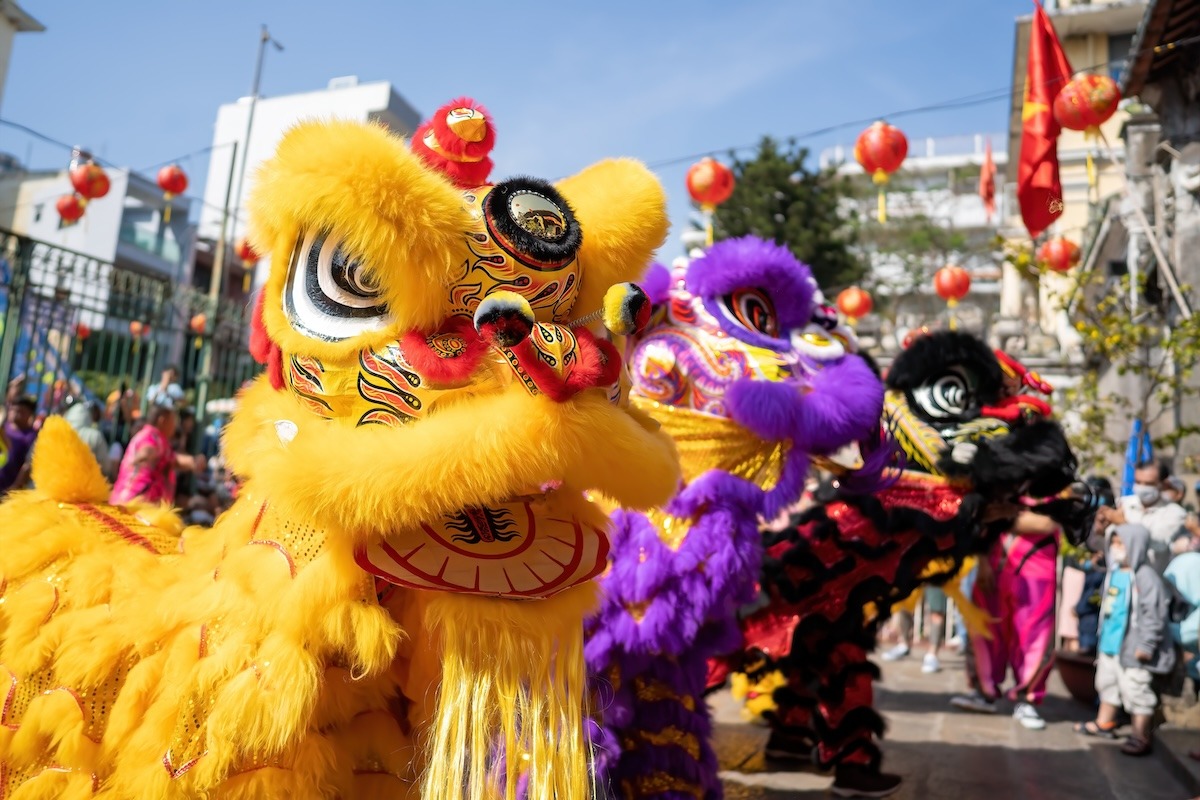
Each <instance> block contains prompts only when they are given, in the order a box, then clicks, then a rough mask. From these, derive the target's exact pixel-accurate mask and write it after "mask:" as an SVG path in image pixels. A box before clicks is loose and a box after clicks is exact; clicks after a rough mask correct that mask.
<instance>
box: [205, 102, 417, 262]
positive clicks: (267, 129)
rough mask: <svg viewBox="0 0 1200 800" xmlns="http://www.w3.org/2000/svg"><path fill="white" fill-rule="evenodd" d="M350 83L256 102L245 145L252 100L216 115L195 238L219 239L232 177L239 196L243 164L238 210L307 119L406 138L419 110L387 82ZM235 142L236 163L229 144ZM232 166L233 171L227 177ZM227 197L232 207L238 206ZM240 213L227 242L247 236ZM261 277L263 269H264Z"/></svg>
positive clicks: (415, 124) (412, 127) (222, 110)
mask: <svg viewBox="0 0 1200 800" xmlns="http://www.w3.org/2000/svg"><path fill="white" fill-rule="evenodd" d="M352 80H353V79H339V80H336V81H333V82H331V88H328V89H322V90H320V91H315V92H304V93H301V94H291V95H284V96H281V97H266V98H260V99H259V101H258V103H257V105H256V107H255V110H254V127H253V130H252V132H251V135H250V143H249V147H246V145H245V142H244V139H245V137H246V122H247V117H248V115H249V112H250V98H248V97H244V98H242V99H241V100H238V101H237V102H236V103H229V104H227V105H223V106H221V107H220V109H218V111H217V120H216V124H215V126H214V128H213V140H212V141H213V151H212V154H211V156H210V158H209V164H208V178H207V181H206V182H205V186H204V206H203V207H202V209H201V212H200V222H199V236H200V237H202V238H205V239H213V240H215V239H217V237H218V235H219V232H220V225H221V216H222V211H221V210H222V208H223V207H224V204H225V195H226V190H227V187H229V186H230V175H231V174H232V176H233V183H232V187H233V193H235V194H236V192H237V182H238V176H239V174H240V172H241V170H242V164H243V161H245V162H246V167H247V169H246V177H245V184H244V187H243V191H242V197H241V203H240V205H241V207H242V208H243V209H244V208H245V205H246V199H247V198H248V197H249V196H250V194H251V192H252V191H253V189H254V172H255V170H256V169H257V167H258V166H259V165H260V164H261V163H262V162H263V161H265V160H266V159H268V158H269V157H270V156H271V155H272V154H273V153H274V152H275V148H276V146H277V145H278V144H279V140H280V139H281V138H282V137H283V135H284V133H286V132H287V131H288V130H289V129H290V128H292V127H293V126H295V125H296V124H297V123H298V122H302V121H305V120H311V119H351V120H358V121H361V122H366V121H378V122H381V123H382V124H384V125H386V126H387V127H389V128H391V129H392V130H394V131H396V132H397V133H399V134H401V135H404V136H408V135H411V134H412V132H413V131H414V130H415V129H416V126H417V125H418V124H419V123H420V118H419V116H418V114H417V112H416V111H415V110H414V109H413V108H412V107H411V106H410V105H409V104H408V103H407V102H406V101H405V100H404V99H403V98H402V97H401V96H400V95H399V94H397V93H396V91H395V90H394V89H393V88H392V85H391V84H390V83H388V82H386V81H377V82H373V83H361V84H352V85H350V84H351V81H352ZM232 142H237V145H238V146H237V151H238V152H237V158H236V161H234V153H233V148H232V147H230V146H229V145H230V143H232ZM231 166H232V173H231ZM236 202H237V201H236V199H234V198H233V197H232V196H231V199H230V204H231V205H233V204H234V203H236ZM245 228H246V217H245V213H244V211H239V212H237V213H236V214H235V215H231V221H230V226H229V229H228V230H227V232H226V235H227V236H228V237H229V239H230V241H233V240H236V238H237V237H239V236H241V235H243V234H244V233H245ZM262 272H264V273H265V270H264V271H262Z"/></svg>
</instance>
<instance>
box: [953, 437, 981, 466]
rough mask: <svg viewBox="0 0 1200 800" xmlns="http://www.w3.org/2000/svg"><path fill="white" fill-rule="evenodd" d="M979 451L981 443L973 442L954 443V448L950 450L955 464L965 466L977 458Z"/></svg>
mask: <svg viewBox="0 0 1200 800" xmlns="http://www.w3.org/2000/svg"><path fill="white" fill-rule="evenodd" d="M978 452H979V445H977V444H974V443H972V442H960V443H958V444H956V445H954V449H953V450H951V451H950V459H951V460H952V461H953V462H954V463H955V464H962V465H963V466H964V467H965V466H966V465H967V464H970V463H971V462H972V461H974V460H975V455H976V454H977V453H978Z"/></svg>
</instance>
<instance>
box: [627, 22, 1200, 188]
mask: <svg viewBox="0 0 1200 800" xmlns="http://www.w3.org/2000/svg"><path fill="white" fill-rule="evenodd" d="M1197 43H1200V36H1191V37H1187V38H1185V39H1178V40H1176V41H1174V42H1167V43H1165V44H1160V45H1157V46H1155V47H1144V48H1141V49H1139V50H1131V51H1130V52H1129V54H1128V55H1127V56H1125V57H1124V58H1114V59H1110V60H1108V61H1105V62H1102V63H1099V64H1093V65H1092V66H1090V67H1084V68H1083V69H1078V70H1076V71H1075V72H1076V74H1078V73H1080V72H1092V71H1094V70H1098V69H1104V68H1107V67H1110V66H1112V65H1113V64H1119V63H1129V62H1130V61H1132V60H1133V59H1134V58H1135V57H1137V56H1138V55H1141V54H1142V53H1155V54H1161V53H1166V52H1170V51H1172V50H1177V49H1179V48H1181V47H1188V46H1190V45H1194V44H1197ZM1064 80H1070V78H1065V79H1064V78H1056V79H1054V80H1053V81H1051V82H1050V83H1060V82H1062V81H1064ZM1024 92H1025V87H1024V86H1021V87H1020V88H1018V87H1015V86H1004V87H1002V88H996V89H990V90H987V91H983V92H975V93H974V94H969V95H964V96H962V97H955V98H951V99H949V100H943V101H941V102H938V103H933V104H931V105H926V106H917V107H916V108H907V109H902V110H900V111H893V112H892V113H890V114H877V115H875V116H872V117H865V118H861V119H855V120H848V121H846V122H839V123H837V124H834V125H826V126H824V127H821V128H814V129H813V130H809V131H804V132H803V133H798V134H794V135H792V136H784V137H780V138H783V139H788V140H796V141H803V140H805V139H812V138H815V137H817V136H824V135H826V134H829V133H836V132H838V131H840V130H845V129H847V128H857V127H859V126H861V125H870V124H871V123H873V122H876V121H877V120H880V119H901V118H903V117H911V116H916V115H918V114H928V113H931V112H935V111H950V110H953V109H956V108H969V107H971V106H978V105H986V104H987V103H995V102H997V101H999V100H1012V98H1013V97H1016V96H1018V95H1021V94H1024ZM758 146H759V142H755V143H753V144H743V145H737V146H734V147H718V148H713V149H711V150H705V151H704V152H701V153H693V154H691V155H687V156H679V157H677V158H667V159H662V160H659V161H652V162H649V163H648V164H647V167H648V168H649V169H652V170H654V169H662V168H663V167H671V166H675V165H676V164H684V163H687V162H690V161H695V160H697V159H700V158H704V157H705V156H716V155H720V154H722V153H739V152H743V151H746V150H755V149H757V148H758Z"/></svg>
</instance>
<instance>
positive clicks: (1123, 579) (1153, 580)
mask: <svg viewBox="0 0 1200 800" xmlns="http://www.w3.org/2000/svg"><path fill="white" fill-rule="evenodd" d="M1149 549H1150V531H1149V530H1147V529H1146V528H1145V527H1144V526H1142V525H1137V524H1130V523H1126V524H1122V525H1118V526H1116V529H1115V531H1113V532H1112V533H1111V534H1110V536H1109V541H1108V551H1107V552H1108V577H1107V580H1106V581H1105V583H1104V592H1103V598H1104V600H1103V604H1102V606H1101V609H1100V640H1099V646H1098V651H1099V652H1098V654H1097V657H1096V691H1097V692H1098V693H1099V695H1100V710H1099V713H1097V715H1096V719H1094V720H1091V721H1089V722H1085V723H1082V724H1080V725H1076V726H1075V730H1076V731H1077V732H1079V733H1082V734H1085V735H1087V736H1098V737H1101V738H1106V739H1115V738H1117V735H1116V728H1117V710H1118V709H1120V708H1121V707H1124V708H1125V710H1126V711H1127V712H1129V714H1130V716H1131V717H1132V718H1133V733H1132V735H1130V737H1129V739H1128V740H1127V741H1126V742H1125V744H1124V746H1122V747H1121V752H1122V753H1124V754H1126V755H1130V756H1144V755H1147V754H1148V753H1150V750H1151V747H1152V739H1151V730H1150V728H1151V722H1152V720H1153V716H1154V710H1155V708H1156V707H1157V706H1158V695H1157V693H1156V692H1155V690H1154V686H1153V681H1154V676H1155V675H1165V674H1167V673H1169V672H1170V671H1171V669H1172V668H1173V667H1174V665H1175V647H1174V644H1173V642H1172V641H1171V637H1170V634H1169V633H1168V630H1167V622H1168V618H1169V613H1170V594H1169V593H1168V592H1167V590H1166V587H1165V586H1164V584H1163V580H1162V578H1161V576H1159V574H1158V571H1157V570H1156V569H1155V568H1154V567H1153V566H1151V564H1150V562H1149V560H1148V558H1147V553H1148V551H1149Z"/></svg>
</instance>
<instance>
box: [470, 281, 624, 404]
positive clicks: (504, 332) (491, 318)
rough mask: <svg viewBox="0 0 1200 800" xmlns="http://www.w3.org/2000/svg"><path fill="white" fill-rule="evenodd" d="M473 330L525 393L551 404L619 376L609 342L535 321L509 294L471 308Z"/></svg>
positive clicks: (525, 306)
mask: <svg viewBox="0 0 1200 800" xmlns="http://www.w3.org/2000/svg"><path fill="white" fill-rule="evenodd" d="M475 330H476V331H478V333H479V336H480V338H482V339H483V340H484V341H486V342H487V343H488V344H490V345H491V346H492V347H494V348H495V349H497V350H498V351H499V352H500V353H501V354H503V355H504V357H505V360H507V361H508V364H509V366H510V367H512V369H513V371H514V372H515V373H516V374H517V377H518V378H519V379H520V380H521V382H522V383H523V384H524V385H525V388H526V389H528V390H529V391H530V392H531V393H533V394H545V395H546V396H547V397H549V398H550V399H551V400H554V401H556V402H560V403H561V402H565V401H567V400H570V399H571V398H572V397H574V396H575V395H576V394H578V393H579V392H581V391H583V390H585V389H595V388H600V387H605V386H610V385H612V384H613V383H616V382H617V380H618V377H619V376H620V371H621V356H620V354H618V353H617V349H616V348H615V347H613V345H612V343H611V342H608V341H606V340H604V339H598V338H596V336H595V335H593V334H592V332H591V331H589V330H588V329H587V328H584V327H575V328H568V327H567V326H564V325H558V324H555V323H549V322H538V321H537V320H536V319H535V318H534V316H533V309H532V308H530V306H529V303H528V301H526V300H525V298H523V297H521V296H520V295H518V294H516V293H515V292H509V291H503V290H502V291H498V292H493V293H492V294H489V295H488V296H487V297H485V298H484V299H483V302H481V303H480V304H479V307H478V308H477V309H476V310H475Z"/></svg>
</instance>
